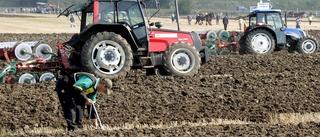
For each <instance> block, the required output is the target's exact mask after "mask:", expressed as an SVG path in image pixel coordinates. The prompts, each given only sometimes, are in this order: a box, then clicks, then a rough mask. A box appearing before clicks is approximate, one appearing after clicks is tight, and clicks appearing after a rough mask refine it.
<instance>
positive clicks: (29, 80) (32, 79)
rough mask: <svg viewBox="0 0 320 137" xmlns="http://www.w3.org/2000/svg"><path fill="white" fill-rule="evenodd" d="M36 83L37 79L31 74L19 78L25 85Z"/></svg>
mask: <svg viewBox="0 0 320 137" xmlns="http://www.w3.org/2000/svg"><path fill="white" fill-rule="evenodd" d="M36 82H37V81H36V79H35V77H34V76H33V75H31V74H30V73H25V74H23V75H21V76H20V77H19V83H20V84H25V83H27V84H34V83H36Z"/></svg>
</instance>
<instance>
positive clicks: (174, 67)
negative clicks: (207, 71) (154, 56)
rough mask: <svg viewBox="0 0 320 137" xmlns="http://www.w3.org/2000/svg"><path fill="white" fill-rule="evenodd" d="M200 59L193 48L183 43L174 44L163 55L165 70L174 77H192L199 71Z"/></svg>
mask: <svg viewBox="0 0 320 137" xmlns="http://www.w3.org/2000/svg"><path fill="white" fill-rule="evenodd" d="M200 63H201V58H200V55H199V52H198V51H197V50H196V48H195V47H194V46H191V45H190V44H189V43H185V42H176V43H174V44H172V45H171V46H169V47H168V48H167V50H166V51H165V53H164V54H163V64H164V68H165V70H167V71H168V72H169V73H171V74H172V75H174V76H178V77H184V76H194V75H195V74H197V73H198V71H199V69H200Z"/></svg>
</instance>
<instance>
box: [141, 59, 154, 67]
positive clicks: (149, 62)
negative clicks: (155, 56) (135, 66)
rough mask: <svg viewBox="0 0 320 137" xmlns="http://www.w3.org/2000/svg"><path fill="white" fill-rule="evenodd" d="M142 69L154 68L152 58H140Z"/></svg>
mask: <svg viewBox="0 0 320 137" xmlns="http://www.w3.org/2000/svg"><path fill="white" fill-rule="evenodd" d="M140 63H141V66H142V68H154V65H153V63H152V58H151V57H140Z"/></svg>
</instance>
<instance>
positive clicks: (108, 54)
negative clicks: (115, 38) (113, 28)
mask: <svg viewBox="0 0 320 137" xmlns="http://www.w3.org/2000/svg"><path fill="white" fill-rule="evenodd" d="M96 61H97V63H98V65H99V66H100V67H102V68H104V69H108V70H112V69H114V68H115V67H117V66H118V64H119V62H120V53H119V51H118V50H117V49H116V48H115V47H112V46H102V47H100V48H99V49H98V54H97V60H96Z"/></svg>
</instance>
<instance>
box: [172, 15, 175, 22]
mask: <svg viewBox="0 0 320 137" xmlns="http://www.w3.org/2000/svg"><path fill="white" fill-rule="evenodd" d="M171 20H172V23H174V20H175V15H174V13H172V14H171Z"/></svg>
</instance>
